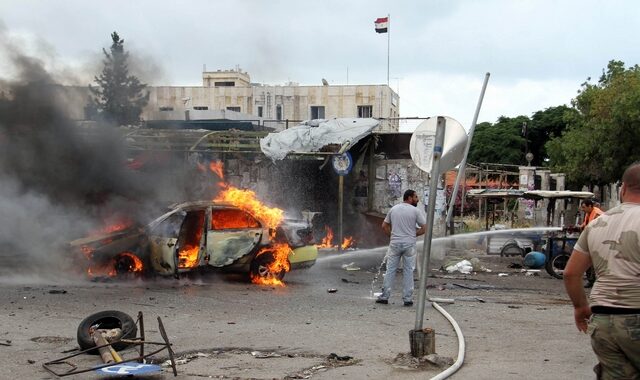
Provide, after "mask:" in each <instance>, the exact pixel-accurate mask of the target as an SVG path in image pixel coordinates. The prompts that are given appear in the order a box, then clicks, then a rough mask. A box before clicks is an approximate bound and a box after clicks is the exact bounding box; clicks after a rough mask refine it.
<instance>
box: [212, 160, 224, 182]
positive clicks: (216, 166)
mask: <svg viewBox="0 0 640 380" xmlns="http://www.w3.org/2000/svg"><path fill="white" fill-rule="evenodd" d="M209 169H211V171H212V172H214V173H216V174H217V175H218V177H219V178H220V179H224V164H223V163H222V161H211V162H209Z"/></svg>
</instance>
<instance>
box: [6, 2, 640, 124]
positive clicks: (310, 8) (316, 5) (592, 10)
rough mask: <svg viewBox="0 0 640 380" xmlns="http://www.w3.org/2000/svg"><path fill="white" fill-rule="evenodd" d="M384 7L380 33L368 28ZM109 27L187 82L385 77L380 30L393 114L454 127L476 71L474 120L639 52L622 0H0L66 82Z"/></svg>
mask: <svg viewBox="0 0 640 380" xmlns="http://www.w3.org/2000/svg"><path fill="white" fill-rule="evenodd" d="M387 15H390V33H389V34H378V33H376V32H375V30H374V20H375V19H376V18H378V17H385V16H387ZM113 31H117V32H118V34H119V35H120V36H121V37H122V38H123V39H124V40H125V49H127V50H128V51H129V52H130V54H131V60H132V68H135V73H136V74H137V75H138V76H139V77H140V78H141V79H143V80H144V81H145V82H146V83H148V84H151V85H175V86H186V85H201V83H202V79H201V75H202V74H201V73H202V70H203V68H204V67H205V66H206V69H207V70H210V71H213V70H217V69H233V68H236V67H239V68H240V69H242V70H243V71H246V72H248V73H249V74H250V75H251V80H252V82H259V83H264V84H271V85H277V84H285V83H286V82H289V81H292V82H297V83H299V84H300V85H320V84H321V83H322V79H323V78H324V79H326V80H327V81H328V82H329V84H331V85H344V84H386V83H387V53H388V51H387V46H388V44H387V42H388V41H387V38H389V42H390V43H389V47H390V48H389V58H390V65H389V77H390V79H389V85H390V86H391V88H392V89H394V90H395V91H396V92H398V93H399V95H400V116H401V117H430V116H436V115H446V116H450V117H452V118H454V119H456V120H458V121H459V122H461V123H462V125H463V126H464V127H465V128H467V129H468V128H469V126H470V125H471V123H472V120H473V116H474V112H475V109H476V106H477V103H478V98H479V95H480V92H481V88H482V83H483V80H484V77H485V74H486V73H487V72H488V73H490V74H491V76H490V79H489V82H488V87H487V90H486V94H485V97H484V101H483V104H482V108H481V111H480V114H479V118H478V122H483V121H489V122H495V121H496V120H497V119H498V117H500V116H508V117H516V116H519V115H526V116H531V115H532V114H533V113H535V112H536V111H539V110H544V109H546V108H548V107H554V106H559V105H562V104H567V105H569V104H570V102H571V99H572V98H574V97H575V96H576V95H577V91H578V90H579V89H580V86H581V84H582V83H584V82H585V81H586V80H587V79H588V78H594V79H595V80H597V78H598V77H599V76H600V75H601V73H602V70H603V68H605V67H606V65H607V63H608V62H609V61H610V60H612V59H616V60H621V61H623V62H625V63H626V64H627V65H634V64H637V63H639V62H640V49H638V48H637V42H636V39H637V36H639V35H640V2H638V1H634V0H629V1H625V0H620V1H608V2H605V1H595V0H564V1H558V0H555V1H547V0H536V1H533V0H531V1H527V0H483V1H462V0H461V1H455V0H439V1H434V0H423V1H417V0H416V1H409V0H407V1H381V0H353V1H346V0H321V1H320V0H318V1H316V0H307V1H300V0H270V1H267V0H235V1H219V0H184V1H158V0H155V1H148V0H136V1H122V0H110V1H101V0H94V1H86V0H40V1H36V0H20V1H16V0H11V1H9V0H0V35H1V36H3V38H8V39H11V40H12V41H13V42H14V43H16V42H17V43H18V45H19V46H21V47H23V49H24V50H25V51H26V52H27V53H29V54H32V55H35V56H37V57H40V58H41V59H42V60H43V61H44V62H45V63H46V65H47V67H48V68H49V69H50V70H51V71H53V72H56V73H59V76H58V77H59V78H60V81H62V82H66V83H69V84H89V83H90V82H91V81H92V78H93V76H94V75H96V74H97V73H98V72H99V71H100V69H101V65H100V60H101V59H102V55H101V54H102V53H101V51H102V48H107V49H108V47H109V45H110V43H111V38H110V34H111V33H112V32H113ZM2 54H3V53H2V52H1V51H0V78H10V77H11V76H12V75H13V74H14V72H13V69H12V68H11V67H9V66H8V65H7V64H6V62H7V60H6V59H3V57H2ZM416 124H417V123H416V122H415V121H414V122H407V123H402V124H401V130H403V131H412V130H413V129H414V128H415V126H416Z"/></svg>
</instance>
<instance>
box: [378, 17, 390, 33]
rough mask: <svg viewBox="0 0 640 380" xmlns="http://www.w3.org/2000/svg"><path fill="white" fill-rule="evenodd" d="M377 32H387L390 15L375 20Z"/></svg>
mask: <svg viewBox="0 0 640 380" xmlns="http://www.w3.org/2000/svg"><path fill="white" fill-rule="evenodd" d="M375 25H376V33H387V28H388V26H389V17H380V18H377V19H376V21H375Z"/></svg>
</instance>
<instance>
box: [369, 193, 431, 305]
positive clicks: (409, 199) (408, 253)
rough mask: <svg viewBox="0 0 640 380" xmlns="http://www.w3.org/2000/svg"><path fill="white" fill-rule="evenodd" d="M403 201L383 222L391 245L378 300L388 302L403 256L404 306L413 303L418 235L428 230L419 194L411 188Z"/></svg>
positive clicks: (377, 301) (393, 208) (378, 301)
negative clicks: (419, 203) (419, 202)
mask: <svg viewBox="0 0 640 380" xmlns="http://www.w3.org/2000/svg"><path fill="white" fill-rule="evenodd" d="M402 199H403V202H402V203H399V204H397V205H395V206H393V207H392V208H391V210H389V212H388V213H387V216H386V217H385V218H384V222H382V230H383V231H384V232H385V233H386V234H387V235H389V236H390V237H391V238H390V241H389V248H388V249H387V255H386V256H385V260H386V262H387V269H386V271H385V274H384V282H383V287H382V294H381V295H380V296H379V297H378V299H377V300H376V303H381V304H388V303H389V297H390V296H391V288H392V287H393V282H394V280H395V278H396V271H397V270H398V264H399V263H400V259H402V268H403V269H402V300H403V301H404V306H412V305H413V271H414V269H415V267H416V237H417V236H420V235H422V234H424V233H425V231H426V227H425V225H426V223H427V221H426V216H425V214H424V213H423V212H422V211H420V210H419V209H418V207H417V206H418V194H416V192H415V191H414V190H407V191H405V192H404V195H403V197H402Z"/></svg>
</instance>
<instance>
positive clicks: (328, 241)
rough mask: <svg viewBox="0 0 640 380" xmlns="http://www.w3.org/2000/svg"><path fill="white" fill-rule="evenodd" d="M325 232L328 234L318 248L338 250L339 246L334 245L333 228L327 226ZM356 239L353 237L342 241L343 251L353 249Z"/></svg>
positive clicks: (317, 245)
mask: <svg viewBox="0 0 640 380" xmlns="http://www.w3.org/2000/svg"><path fill="white" fill-rule="evenodd" d="M324 229H325V231H326V232H327V234H326V236H325V237H324V238H322V241H321V242H320V244H316V248H338V245H334V244H333V230H332V229H331V227H328V226H325V227H324ZM355 242H356V241H355V239H354V238H353V237H352V236H347V237H345V238H343V239H342V244H340V248H341V249H347V248H349V247H353V245H354V244H355Z"/></svg>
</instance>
